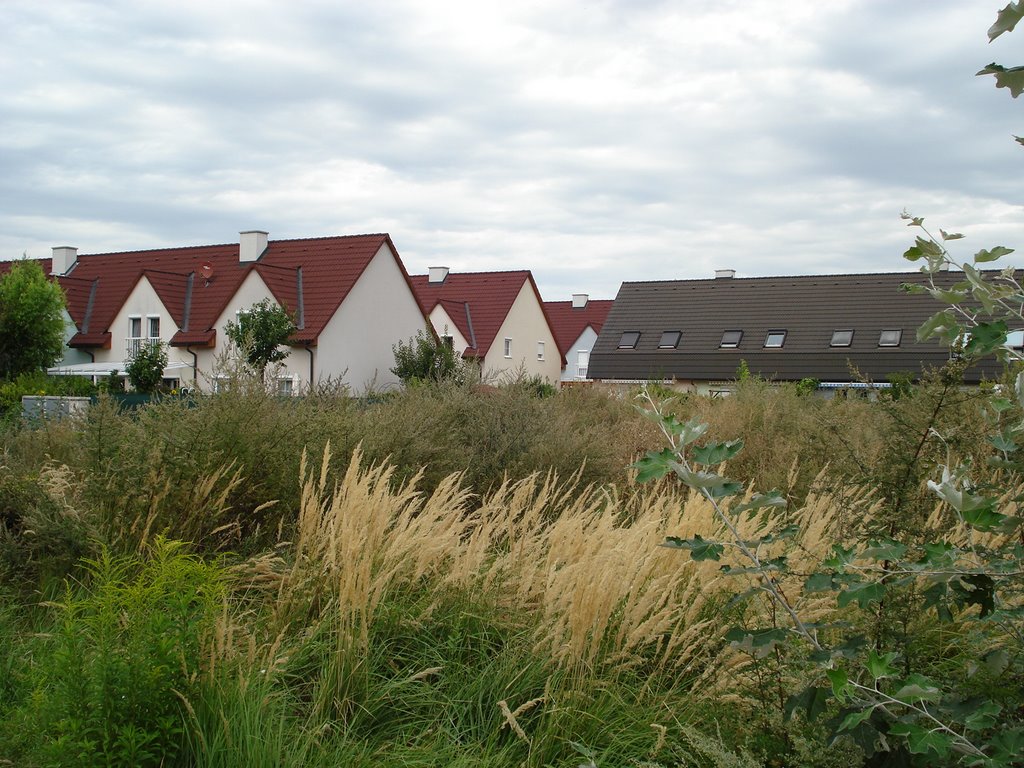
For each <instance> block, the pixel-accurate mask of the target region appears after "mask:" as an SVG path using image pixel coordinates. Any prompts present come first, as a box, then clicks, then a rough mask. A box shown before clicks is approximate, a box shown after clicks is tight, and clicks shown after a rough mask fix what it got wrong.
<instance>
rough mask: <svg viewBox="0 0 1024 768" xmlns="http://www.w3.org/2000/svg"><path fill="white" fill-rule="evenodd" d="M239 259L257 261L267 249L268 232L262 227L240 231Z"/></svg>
mask: <svg viewBox="0 0 1024 768" xmlns="http://www.w3.org/2000/svg"><path fill="white" fill-rule="evenodd" d="M238 238H239V241H238V242H239V247H238V260H239V261H242V262H246V261H256V260H257V259H259V257H260V256H262V255H263V252H264V251H265V250H267V233H266V232H264V231H263V230H262V229H250V230H247V231H245V232H239V233H238Z"/></svg>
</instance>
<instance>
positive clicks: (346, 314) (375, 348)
mask: <svg viewBox="0 0 1024 768" xmlns="http://www.w3.org/2000/svg"><path fill="white" fill-rule="evenodd" d="M428 322H429V321H428V320H427V318H426V317H425V315H424V313H423V311H422V309H421V307H420V305H419V303H418V302H417V300H416V296H415V295H414V293H413V291H412V287H411V284H410V281H409V276H408V273H406V271H405V267H404V266H403V265H402V262H401V260H400V259H399V257H398V253H397V252H396V251H395V250H394V247H393V246H392V244H391V241H390V239H388V240H386V241H382V242H381V243H380V245H379V248H378V250H377V253H376V254H375V255H374V257H373V258H372V259H371V260H370V261H369V263H368V264H367V265H366V266H365V268H364V269H363V270H361V271H360V274H359V276H358V278H357V279H356V282H355V283H354V284H353V285H352V286H351V287H350V288H349V290H348V291H347V292H346V296H345V300H344V301H343V302H341V304H340V306H339V307H338V308H337V311H336V312H334V314H333V316H332V317H331V318H330V319H329V321H328V322H327V323H326V325H325V327H324V328H323V330H322V331H321V333H320V334H319V340H318V343H317V345H316V348H315V355H316V366H317V374H316V375H317V376H318V377H319V378H326V377H330V378H332V379H334V380H337V381H341V382H343V383H345V384H347V385H349V386H350V387H352V388H353V389H354V390H355V391H357V392H362V391H367V390H370V389H380V388H388V387H393V386H396V385H397V384H398V383H399V381H398V377H397V376H395V375H394V374H393V373H392V372H391V368H393V367H394V365H395V356H394V349H393V347H394V345H395V344H397V343H398V342H400V341H402V342H404V341H408V340H409V339H410V338H411V337H413V336H415V335H416V333H417V331H421V330H423V329H424V328H426V327H427V324H428Z"/></svg>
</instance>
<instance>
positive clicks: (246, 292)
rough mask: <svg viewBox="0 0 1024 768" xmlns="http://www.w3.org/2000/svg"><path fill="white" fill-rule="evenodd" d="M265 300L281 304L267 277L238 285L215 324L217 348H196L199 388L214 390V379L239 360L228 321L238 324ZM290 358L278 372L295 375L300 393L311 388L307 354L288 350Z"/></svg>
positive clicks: (254, 275) (253, 274)
mask: <svg viewBox="0 0 1024 768" xmlns="http://www.w3.org/2000/svg"><path fill="white" fill-rule="evenodd" d="M264 299H269V300H270V301H272V302H274V303H277V299H276V298H274V294H272V293H271V292H270V289H269V288H268V287H267V284H266V283H265V282H263V278H261V277H260V276H259V274H258V273H257V272H255V271H252V272H250V273H249V274H248V275H246V277H245V279H244V280H243V281H242V284H241V285H240V286H238V290H237V291H235V295H234V296H232V297H231V300H230V301H228V303H227V306H226V307H224V310H223V311H222V312H221V314H220V317H218V318H217V321H216V322H215V323H214V328H215V329H216V331H217V336H216V346H214V347H212V348H206V347H192V350H193V351H194V352H195V353H196V356H197V358H198V363H199V382H198V384H197V386H199V387H200V388H202V389H206V390H210V389H212V388H213V380H214V378H215V377H216V376H217V375H218V374H222V373H223V372H224V371H225V370H230V369H231V367H232V365H233V364H234V363H233V361H234V360H236V359H237V357H236V356H237V350H234V349H232V347H231V344H230V343H229V342H228V336H227V333H225V331H224V327H225V326H226V325H227V324H228V322H236V321H237V319H238V313H239V312H240V311H245V310H247V309H249V307H251V306H252V305H253V304H258V303H259V302H261V301H263V300H264ZM181 349H182V353H183V354H184V355H186V356H188V357H189V358H190V359H191V355H190V354H189V353H188V352H187V351H186V350H185V349H184V348H181ZM284 349H285V350H287V351H288V356H287V357H286V358H285V359H284V360H283V361H282V362H281V363H279V364H277V365H276V366H274V371H275V373H277V374H278V375H281V376H293V377H294V379H293V380H294V382H295V387H296V390H298V389H301V388H302V387H305V386H308V385H309V365H308V362H306V360H307V359H308V356H307V355H306V352H305V351H304V350H301V349H296V348H294V347H284ZM304 363H305V365H304Z"/></svg>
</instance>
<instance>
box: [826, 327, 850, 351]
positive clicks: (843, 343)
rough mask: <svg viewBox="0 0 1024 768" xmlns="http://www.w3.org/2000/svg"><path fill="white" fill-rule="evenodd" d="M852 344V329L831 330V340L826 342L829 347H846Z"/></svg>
mask: <svg viewBox="0 0 1024 768" xmlns="http://www.w3.org/2000/svg"><path fill="white" fill-rule="evenodd" d="M851 344H853V330H852V329H850V330H845V331H832V341H830V342H829V343H828V345H829V346H830V347H848V346H850V345H851Z"/></svg>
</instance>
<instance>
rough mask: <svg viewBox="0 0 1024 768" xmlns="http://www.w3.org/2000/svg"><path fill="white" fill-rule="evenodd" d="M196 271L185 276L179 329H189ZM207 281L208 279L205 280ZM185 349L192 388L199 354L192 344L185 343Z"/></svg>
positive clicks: (197, 374) (194, 382)
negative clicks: (190, 371)
mask: <svg viewBox="0 0 1024 768" xmlns="http://www.w3.org/2000/svg"><path fill="white" fill-rule="evenodd" d="M195 279H196V273H195V272H189V273H188V277H186V278H185V306H184V308H183V311H182V313H181V314H182V317H181V330H183V331H187V330H189V327H188V325H189V321H190V320H191V318H192V286H193V285H194V284H195ZM207 283H209V281H207ZM185 351H186V352H188V353H189V354H190V355H192V388H193V389H196V388H197V387H198V386H199V355H197V354H196V353H195V352H194V351H192V345H191V344H186V345H185Z"/></svg>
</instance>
